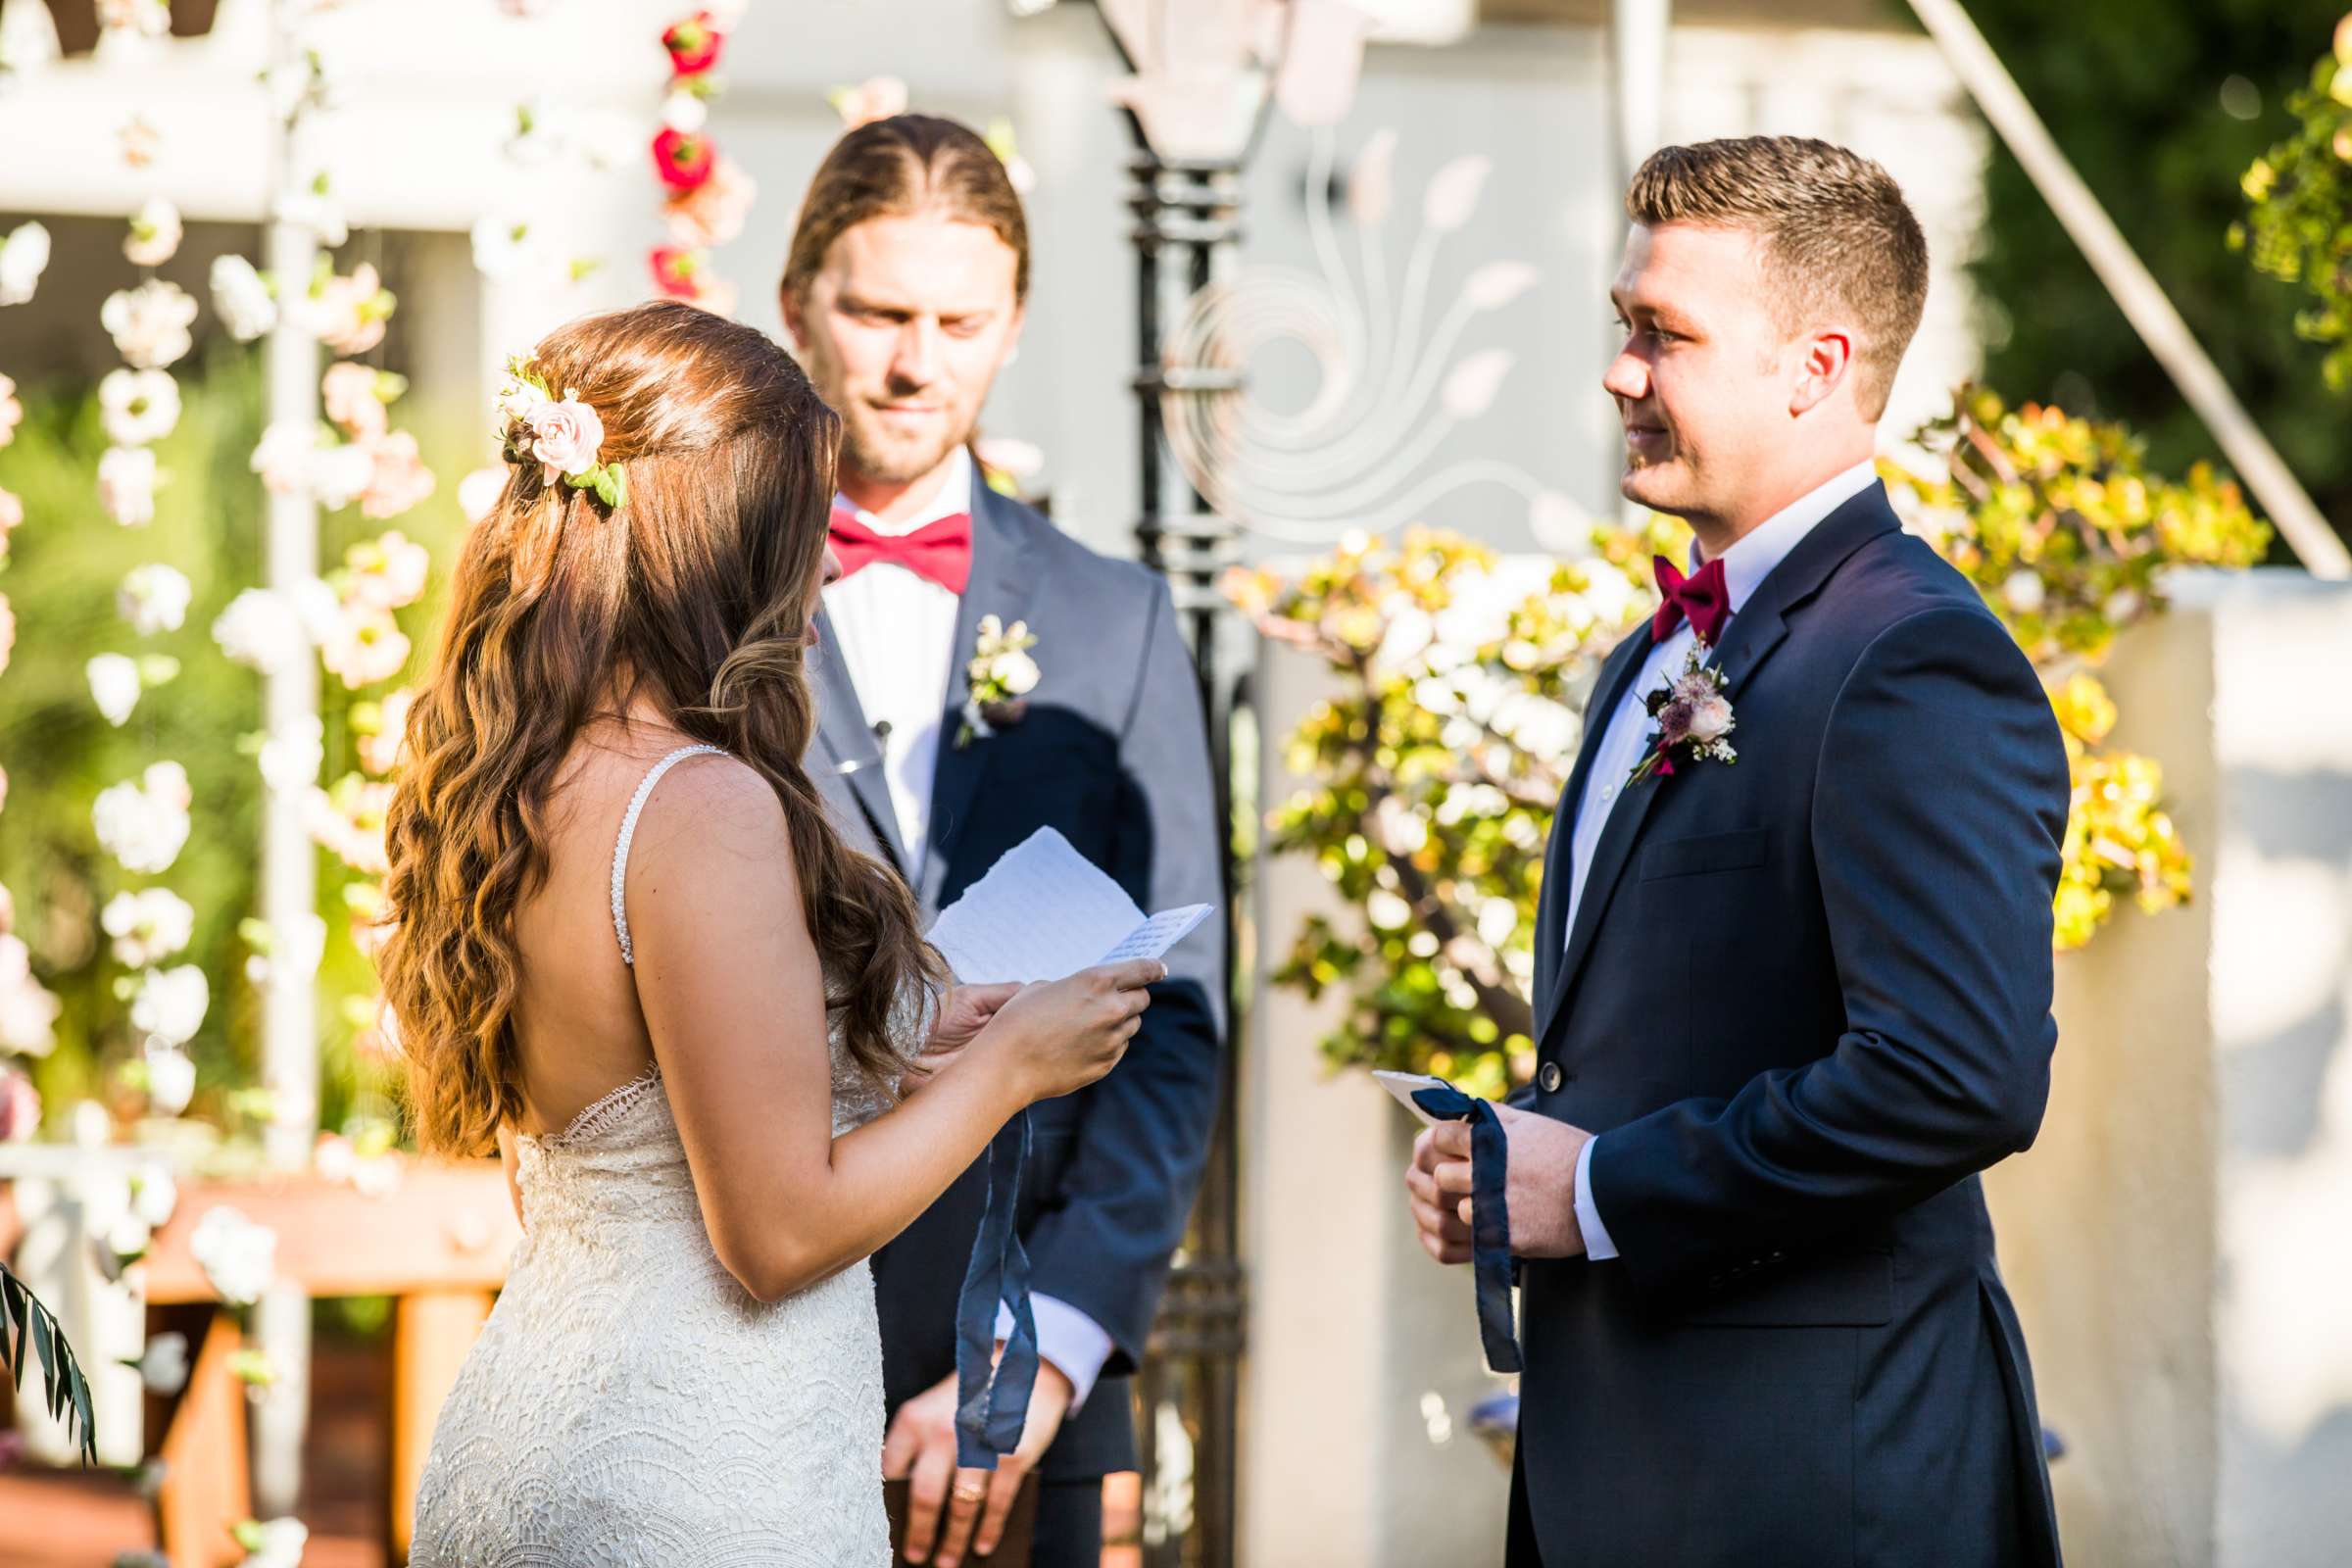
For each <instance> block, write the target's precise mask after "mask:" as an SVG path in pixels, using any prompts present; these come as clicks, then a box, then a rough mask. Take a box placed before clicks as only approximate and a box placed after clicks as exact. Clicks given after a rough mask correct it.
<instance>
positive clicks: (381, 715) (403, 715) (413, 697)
mask: <svg viewBox="0 0 2352 1568" xmlns="http://www.w3.org/2000/svg"><path fill="white" fill-rule="evenodd" d="M416 706H417V693H416V692H415V691H414V690H412V689H411V688H409V687H406V686H403V687H402V688H401V689H400V690H398V691H396V692H394V693H393V694H392V695H391V696H389V697H387V698H385V699H384V700H383V701H382V702H380V703H362V704H360V705H359V706H358V707H356V708H354V709H353V710H352V711H351V720H352V728H353V729H354V730H355V731H357V732H358V733H359V737H360V741H359V751H360V763H361V765H362V766H364V767H366V768H367V769H368V772H370V773H391V772H395V771H397V770H398V769H399V767H400V764H401V763H402V762H403V761H405V760H407V758H408V737H409V711H410V710H411V709H412V708H414V707H416Z"/></svg>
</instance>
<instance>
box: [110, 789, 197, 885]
mask: <svg viewBox="0 0 2352 1568" xmlns="http://www.w3.org/2000/svg"><path fill="white" fill-rule="evenodd" d="M193 799H194V797H193V795H192V794H191V792H190V791H189V789H188V773H187V769H185V768H183V767H181V766H180V765H179V764H178V763H177V762H156V763H152V764H150V765H149V767H148V769H147V771H146V773H145V774H143V775H142V776H141V778H140V780H139V781H138V782H137V783H133V782H131V781H130V780H128V779H125V780H123V782H122V783H120V784H116V785H112V786H110V787H109V788H107V789H105V790H102V791H100V792H99V795H98V800H97V803H96V804H95V805H93V806H92V807H91V808H90V821H91V825H92V826H93V827H94V828H95V829H96V830H97V833H98V844H99V847H100V848H101V849H103V850H105V851H106V853H107V854H109V855H111V856H113V857H114V858H116V859H117V860H118V861H120V862H121V863H122V866H123V869H124V870H126V871H130V872H134V873H136V874H138V875H141V876H156V875H160V874H161V873H163V872H165V871H168V870H170V869H171V868H172V861H173V860H175V859H177V858H179V851H180V847H181V846H182V845H184V844H186V843H187V842H188V807H189V804H190V803H191V801H192V800H193Z"/></svg>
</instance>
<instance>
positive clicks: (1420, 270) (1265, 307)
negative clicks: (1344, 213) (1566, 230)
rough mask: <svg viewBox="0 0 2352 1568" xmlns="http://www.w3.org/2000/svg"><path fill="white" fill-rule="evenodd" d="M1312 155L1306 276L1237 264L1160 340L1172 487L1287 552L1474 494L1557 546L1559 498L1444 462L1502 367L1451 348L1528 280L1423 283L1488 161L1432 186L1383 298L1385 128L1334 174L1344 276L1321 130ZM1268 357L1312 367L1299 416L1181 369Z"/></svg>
mask: <svg viewBox="0 0 2352 1568" xmlns="http://www.w3.org/2000/svg"><path fill="white" fill-rule="evenodd" d="M1311 148H1312V151H1311V154H1310V158H1309V167H1308V173H1307V182H1306V221H1307V232H1308V236H1309V239H1310V241H1311V243H1312V245H1313V249H1314V259H1315V267H1314V269H1313V270H1307V269H1304V268H1299V267H1278V266H1265V265H1260V266H1253V267H1250V268H1246V269H1245V270H1242V271H1240V272H1238V273H1237V274H1235V275H1234V276H1233V277H1231V278H1229V279H1223V280H1220V281H1218V282H1215V283H1212V284H1210V285H1209V286H1208V287H1206V288H1204V289H1202V290H1201V292H1200V293H1198V294H1196V295H1195V296H1193V298H1192V299H1191V300H1190V301H1189V302H1188V303H1187V305H1186V307H1185V309H1184V311H1183V314H1182V316H1181V317H1180V318H1179V319H1178V320H1177V321H1176V322H1175V323H1174V324H1173V325H1172V326H1171V327H1170V329H1169V331H1168V333H1167V336H1166V340H1165V342H1166V348H1165V355H1164V368H1165V369H1166V371H1167V374H1168V383H1169V390H1168V392H1167V393H1166V394H1165V396H1164V399H1163V405H1162V412H1163V417H1164V418H1165V421H1166V428H1167V433H1168V440H1169V444H1170V446H1171V447H1172V448H1173V450H1174V452H1175V455H1176V459H1177V462H1178V463H1179V464H1181V465H1182V466H1183V468H1184V472H1185V476H1186V478H1187V479H1189V480H1190V481H1191V483H1192V485H1193V487H1194V488H1195V489H1196V490H1198V491H1199V492H1200V493H1201V496H1202V498H1203V499H1205V500H1206V501H1207V502H1208V504H1209V505H1210V506H1211V507H1212V508H1214V509H1215V510H1216V511H1217V512H1218V513H1219V514H1221V515H1224V516H1226V517H1229V518H1231V519H1232V520H1234V521H1235V522H1237V523H1239V524H1241V525H1242V526H1244V527H1246V528H1248V529H1250V531H1252V532H1254V533H1258V534H1261V535H1264V536H1266V537H1268V538H1272V539H1277V540H1281V541H1284V542H1286V543H1292V544H1299V545H1321V544H1328V543H1330V542H1332V541H1333V540H1335V539H1337V538H1338V537H1340V536H1341V535H1342V534H1344V533H1346V532H1348V531H1349V530H1351V529H1363V530H1366V531H1369V532H1375V533H1377V532H1381V531H1384V530H1387V529H1391V528H1394V527H1397V525H1399V524H1402V523H1406V522H1412V521H1416V520H1419V519H1421V518H1422V517H1423V516H1425V515H1428V514H1429V512H1430V509H1431V508H1433V507H1434V506H1436V505H1437V504H1438V503H1439V502H1441V501H1443V500H1445V499H1446V497H1448V496H1451V495H1454V494H1457V493H1459V492H1461V491H1465V490H1468V489H1471V488H1473V487H1476V486H1482V485H1499V486H1501V487H1503V488H1505V489H1508V490H1511V491H1514V492H1516V493H1517V494H1518V495H1520V496H1521V497H1522V498H1523V499H1524V500H1525V501H1526V502H1527V505H1528V516H1529V524H1530V526H1531V527H1532V528H1533V529H1534V531H1535V534H1536V537H1537V539H1538V541H1539V542H1540V543H1544V544H1546V545H1551V546H1559V545H1564V544H1566V543H1569V542H1570V541H1571V540H1572V539H1574V538H1575V537H1577V536H1578V535H1580V534H1581V531H1582V526H1581V525H1582V521H1583V514H1582V512H1581V510H1580V509H1579V508H1578V507H1577V506H1576V505H1575V503H1573V502H1572V501H1570V500H1569V499H1568V497H1567V496H1566V495H1564V494H1563V493H1561V492H1560V491H1559V490H1558V489H1556V488H1555V487H1553V486H1551V485H1548V484H1546V483H1545V482H1544V480H1542V479H1541V478H1539V477H1537V476H1536V475H1535V474H1533V473H1530V472H1529V471H1528V470H1527V469H1525V468H1523V467H1521V466H1518V465H1517V464H1514V463H1510V462H1508V461H1505V460H1502V459H1498V458H1491V457H1470V456H1463V457H1456V456H1454V455H1453V454H1454V452H1455V449H1456V448H1457V446H1458V444H1459V442H1458V437H1459V432H1460V431H1461V429H1462V427H1464V426H1465V425H1468V424H1471V423H1472V422H1474V421H1476V420H1477V419H1478V418H1480V417H1482V416H1483V415H1485V414H1486V413H1487V412H1488V410H1489V409H1491V408H1492V407H1493V406H1494V404H1495V400H1496V398H1497V397H1498V396H1499V395H1500V393H1501V391H1502V387H1503V383H1504V381H1505V379H1506V378H1507V377H1508V376H1509V374H1510V372H1511V369H1512V368H1513V366H1514V365H1515V363H1516V361H1517V356H1516V355H1515V354H1514V353H1513V352H1512V351H1511V350H1510V349H1507V348H1502V347H1486V348H1479V347H1470V348H1467V349H1465V343H1466V341H1467V340H1469V339H1470V337H1471V331H1472V328H1473V327H1474V325H1476V324H1477V323H1478V322H1479V321H1480V320H1481V319H1483V318H1486V317H1489V316H1492V315H1493V314H1495V313H1496V312H1499V311H1503V310H1505V309H1507V308H1508V307H1510V306H1511V305H1512V304H1514V303H1515V302H1517V301H1518V300H1519V299H1520V298H1521V297H1522V296H1524V295H1526V294H1527V293H1528V291H1529V290H1530V289H1532V288H1534V287H1535V285H1536V284H1537V283H1538V282H1539V281H1540V280H1541V276H1542V274H1541V273H1540V272H1539V271H1538V270H1536V269H1535V268H1534V267H1532V266H1530V265H1528V264H1527V263H1525V262H1517V261H1492V262H1487V263H1485V264H1483V265H1481V266H1478V267H1476V268H1473V269H1472V270H1470V272H1469V273H1468V275H1467V276H1466V277H1465V278H1464V279H1463V281H1462V283H1461V286H1460V287H1459V289H1458V290H1455V291H1453V292H1452V295H1451V298H1450V299H1445V298H1444V297H1443V295H1442V294H1441V290H1440V288H1439V286H1438V285H1437V283H1436V281H1435V276H1436V273H1437V263H1438V257H1439V252H1440V250H1441V248H1442V247H1443V245H1444V243H1445V241H1446V238H1447V237H1448V236H1450V235H1452V234H1454V233H1456V232H1458V231H1459V230H1461V229H1462V228H1463V227H1464V226H1465V225H1467V224H1468V222H1469V221H1470V219H1471V217H1472V215H1473V214H1474V213H1475V212H1476V211H1477V208H1478V203H1479V198H1480V196H1481V195H1482V194H1483V192H1484V189H1485V185H1486V179H1487V174H1488V172H1489V169H1490V162H1489V160H1487V159H1486V158H1484V157H1480V156H1477V155H1474V154H1473V155H1465V156H1463V157H1460V158H1456V159H1454V160H1452V161H1451V162H1449V163H1447V164H1446V165H1445V166H1444V167H1443V168H1441V169H1440V170H1439V171H1438V172H1436V173H1435V174H1434V175H1432V176H1431V178H1430V180H1429V183H1428V185H1427V186H1426V187H1425V188H1424V189H1423V191H1422V196H1421V205H1420V226H1419V229H1418V230H1417V232H1416V233H1415V234H1414V236H1413V239H1412V244H1411V248H1410V251H1409V254H1408V256H1407V258H1406V261H1405V265H1404V270H1403V274H1402V278H1401V281H1400V282H1399V283H1398V284H1397V285H1396V286H1394V287H1392V283H1391V279H1390V276H1389V270H1388V267H1389V254H1388V243H1387V238H1388V228H1389V219H1390V216H1391V210H1392V208H1393V206H1394V205H1395V204H1394V202H1393V200H1392V197H1393V170H1394V163H1395V155H1396V149H1397V137H1396V134H1395V132H1393V131H1389V130H1382V131H1379V132H1376V133H1375V134H1374V135H1373V136H1372V138H1371V139H1370V140H1369V141H1368V142H1366V144H1365V146H1364V148H1363V151H1362V152H1361V153H1360V154H1359V155H1358V156H1357V158H1356V161H1355V164H1354V167H1353V168H1351V169H1350V170H1349V171H1348V176H1347V181H1346V186H1347V195H1346V202H1347V209H1348V219H1349V220H1350V221H1352V225H1353V227H1354V228H1355V231H1356V239H1357V245H1356V256H1355V259H1354V261H1353V263H1352V264H1351V263H1350V262H1349V261H1348V259H1347V258H1346V257H1345V256H1344V255H1343V253H1342V245H1341V239H1340V236H1339V233H1338V228H1339V223H1338V221H1337V214H1336V213H1335V211H1334V202H1333V198H1332V194H1331V192H1332V183H1333V181H1332V173H1333V170H1334V166H1335V162H1336V150H1335V136H1334V133H1333V132H1332V131H1331V130H1330V129H1328V128H1321V129H1317V130H1315V131H1314V132H1313V133H1312V142H1311ZM1278 345H1289V346H1291V347H1293V348H1296V349H1299V350H1303V351H1304V352H1305V353H1306V354H1307V355H1308V356H1309V357H1310V358H1311V359H1312V360H1313V362H1314V366H1315V368H1316V375H1317V381H1316V385H1315V389H1314V392H1313V394H1312V396H1310V397H1309V398H1308V399H1307V400H1306V401H1305V403H1304V404H1303V406H1300V407H1298V408H1295V409H1288V410H1286V409H1281V408H1276V407H1274V406H1272V405H1270V404H1269V403H1268V402H1266V401H1265V400H1264V399H1263V398H1262V397H1261V396H1259V395H1258V394H1257V393H1256V392H1254V391H1252V390H1245V391H1243V392H1241V393H1239V394H1233V393H1229V392H1220V391H1213V390H1198V389H1188V385H1187V383H1188V379H1191V378H1188V376H1187V374H1186V372H1187V371H1188V370H1197V369H1202V368H1206V369H1212V370H1228V371H1229V370H1234V369H1239V368H1244V367H1246V366H1248V365H1249V364H1250V362H1251V361H1252V360H1253V359H1255V358H1256V357H1258V356H1259V355H1260V354H1262V353H1264V352H1265V351H1266V350H1268V349H1270V348H1274V347H1276V346H1278ZM1212 379H1215V380H1218V381H1221V380H1222V378H1221V377H1219V378H1212Z"/></svg>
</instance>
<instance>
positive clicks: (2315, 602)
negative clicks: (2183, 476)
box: [1986, 570, 2352, 1568]
mask: <svg viewBox="0 0 2352 1568" xmlns="http://www.w3.org/2000/svg"><path fill="white" fill-rule="evenodd" d="M2347 662H2352V588H2348V587H2347V586H2346V585H2344V584H2340V583H2318V582H2314V581H2313V580H2312V579H2310V578H2308V577H2306V576H2304V575H2302V574H2301V573H2299V572H2289V571H2282V570H2281V571H2259V572H2254V573H2250V574H2238V575H2205V574H2198V575H2193V576H2188V577H2184V578H2183V579H2182V580H2181V582H2180V592H2179V594H2178V596H2177V599H2176V605H2175V609H2174V612H2173V613H2172V614H2170V615H2168V616H2166V617H2165V618H2164V619H2162V620H2161V621H2158V622H2156V623H2154V624H2152V625H2151V626H2149V627H2147V628H2145V629H2143V630H2139V631H2135V632H2133V633H2132V634H2131V636H2130V637H2128V638H2127V639H2126V640H2125V641H2124V643H2123V644H2122V645H2121V646H2120V647H2119V648H2118V650H2117V653H2116V657H2115V660H2114V662H2113V664H2112V666H2111V668H2110V670H2109V671H2108V675H2109V685H2110V689H2111V690H2112V691H2113V693H2114V695H2115V698H2116V701H2117V704H2118V706H2119V707H2120V709H2121V711H2122V713H2123V721H2122V723H2121V725H2120V726H2119V727H2118V729H2117V732H2116V735H2115V743H2116V744H2117V745H2119V746H2124V747H2129V748H2131V749H2132V750H2135V751H2142V752H2146V753H2148V754H2150V755H2152V756H2154V757H2155V758H2157V759H2158V760H2160V761H2161V762H2162V763H2163V764H2164V769H2165V782H2166V796H2167V800H2168V803H2169V805H2170V808H2171V809H2172V812H2173V814H2174V817H2175V819H2176V821H2177V822H2178V824H2179V826H2180V830H2181V832H2182V835H2183V837H2184V840H2185V842H2186V844H2187V846H2188V848H2189V850H2190V851H2191V853H2192V854H2194V856H2195V857H2196V875H2197V896H2196V902H2195V903H2194V904H2193V905H2191V906H2190V907H2186V908H2182V909H2176V910H2173V911H2170V912H2167V913H2165V914H2163V915H2161V916H2156V917H2149V916H2146V915H2142V914H2139V913H2138V912H2136V911H2132V910H2125V911H2123V912H2120V913H2119V914H2118V915H2117V917H2116V919H2115V921H2114V923H2113V924H2112V925H2110V926H2109V927H2108V928H2107V929H2106V930H2104V931H2102V932H2101V933H2100V935H2099V936H2098V937H2097V939H2096V940H2095V941H2094V942H2093V943H2092V944H2091V946H2090V947H2089V949H2088V950H2086V951H2084V952H2082V953H2081V954H2076V955H2070V956H2067V957H2065V958H2063V959H2062V960H2061V961H2060V964H2059V970H2058V982H2059V990H2058V1021H2059V1030H2060V1033H2059V1042H2058V1056H2057V1061H2056V1065H2055V1070H2054V1074H2053V1082H2052V1088H2051V1099H2050V1108H2049V1114H2048V1117H2047V1119H2046V1120H2045V1121H2044V1123H2043V1126H2042V1132H2041V1137H2040V1140H2039V1142H2038V1143H2037V1144H2036V1145H2035V1146H2034V1149H2033V1150H2032V1152H2029V1153H2027V1154H2025V1155H2023V1156H2020V1157H2019V1158H2016V1159H2012V1160H2009V1161H2007V1162H2006V1163H2004V1164H2003V1165H2001V1166H1999V1167H1998V1168H1997V1169H1995V1170H1994V1171H1993V1172H1992V1174H1991V1176H1990V1178H1989V1179H1988V1181H1987V1184H1986V1185H1987V1189H1988V1191H1989V1192H1990V1194H1991V1198H1992V1201H1993V1218H1994V1224H1995V1227H1996V1229H1997V1230H1998V1232H1999V1236H2000V1246H2001V1261H2002V1267H2003V1270H2004V1273H2005V1274H2006V1276H2007V1278H2008V1280H2009V1283H2010V1286H2011V1288H2012V1290H2013V1292H2014V1294H2015V1295H2016V1298H2017V1302H2018V1310H2019V1315H2020V1317H2021V1318H2022V1319H2023V1321H2024V1325H2025V1330H2026V1336H2027V1340H2028V1343H2029V1345H2030V1346H2031V1348H2032V1350H2033V1353H2034V1372H2035V1376H2036V1381H2037V1383H2038V1385H2039V1391H2040V1396H2041V1408H2042V1418H2043V1420H2044V1421H2045V1422H2047V1423H2048V1424H2049V1425H2050V1426H2052V1427H2054V1428H2055V1429H2057V1431H2058V1432H2059V1434H2060V1435H2061V1436H2062V1437H2064V1438H2065V1439H2066V1440H2067V1442H2068V1444H2069V1446H2070V1447H2071V1450H2072V1451H2071V1452H2070V1453H2069V1454H2068V1455H2067V1457H2066V1458H2064V1459H2062V1460H2061V1461H2059V1463H2058V1464H2057V1465H2056V1466H2055V1468H2054V1469H2053V1471H2052V1483H2053V1486H2054V1488H2055V1491H2056V1494H2057V1498H2058V1510H2059V1521H2060V1524H2061V1527H2062V1529H2063V1532H2064V1535H2065V1538H2066V1544H2067V1548H2068V1558H2069V1560H2070V1561H2072V1562H2076V1563H2081V1564H2090V1565H2105V1564H2113V1565H2115V1568H2143V1565H2156V1564H2183V1565H2204V1564H2216V1565H2225V1568H2240V1565H2243V1568H2257V1565H2259V1568H2305V1565H2309V1568H2320V1565H2322V1564H2336V1563H2340V1562H2342V1561H2343V1560H2344V1557H2345V1550H2346V1544H2347V1543H2352V1487H2347V1486H2346V1485H2345V1478H2346V1476H2348V1475H2352V1313H2348V1312H2347V1310H2346V1307H2345V1303H2346V1301H2347V1300H2352V1252H2348V1251H2347V1250H2346V1248H2345V1245H2344V1238H2345V1232H2346V1219H2347V1216H2352V695H2347V690H2346V688H2345V687H2344V685H2343V683H2342V682H2341V681H2338V680H2334V679H2332V678H2322V679H2319V680H2316V681H2302V680H2299V679H2296V678H2294V675H2293V672H2295V671H2299V670H2313V671H2321V670H2327V671H2333V670H2339V669H2342V668H2343V667H2345V665H2346V664H2347ZM2282 677H2284V678H2282Z"/></svg>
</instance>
